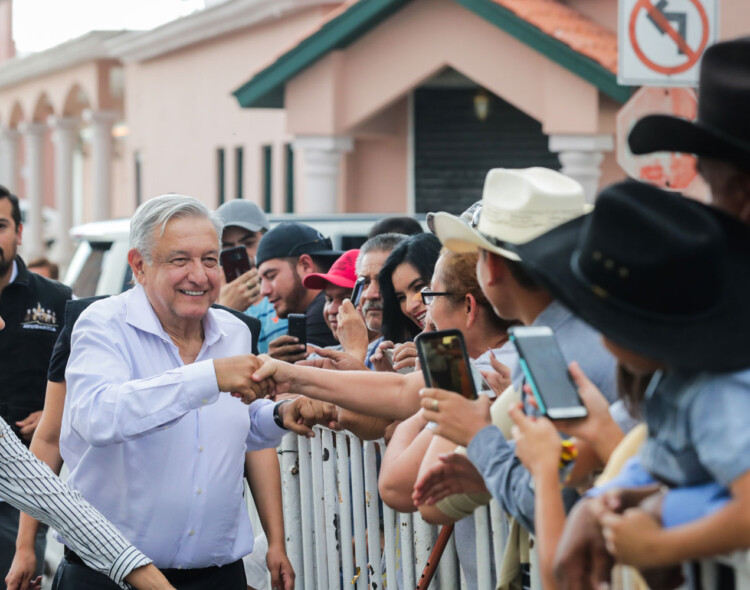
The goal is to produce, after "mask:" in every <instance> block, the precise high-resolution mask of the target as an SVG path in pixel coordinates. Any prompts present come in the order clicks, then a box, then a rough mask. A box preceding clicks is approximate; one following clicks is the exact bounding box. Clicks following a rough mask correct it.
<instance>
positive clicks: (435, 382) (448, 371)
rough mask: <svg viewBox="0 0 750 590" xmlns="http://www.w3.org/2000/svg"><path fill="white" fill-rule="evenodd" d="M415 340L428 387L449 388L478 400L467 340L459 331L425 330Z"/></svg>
mask: <svg viewBox="0 0 750 590" xmlns="http://www.w3.org/2000/svg"><path fill="white" fill-rule="evenodd" d="M414 342H415V344H416V345H417V354H418V355H419V364H420V366H421V367H422V373H423V374H424V381H425V384H426V385H427V387H438V388H440V389H447V390H448V391H453V392H455V393H458V394H461V395H463V396H464V397H465V398H467V399H477V390H476V387H475V386H474V378H473V371H472V369H471V365H470V364H469V355H468V353H467V352H466V343H465V342H464V337H463V334H461V332H460V331H459V330H439V331H437V332H425V333H423V334H420V335H419V336H417V338H416V340H415V341H414Z"/></svg>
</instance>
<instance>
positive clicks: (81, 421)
mask: <svg viewBox="0 0 750 590" xmlns="http://www.w3.org/2000/svg"><path fill="white" fill-rule="evenodd" d="M123 348H124V347H123ZM131 362H132V360H131V359H130V358H129V356H128V355H126V354H125V352H124V351H123V350H122V349H121V346H120V345H119V343H118V340H117V336H116V335H113V334H108V333H107V330H106V329H105V327H104V326H101V325H99V324H98V323H97V322H96V321H94V320H92V319H91V318H89V317H87V316H85V315H84V316H82V317H81V319H79V320H78V322H77V323H76V325H75V328H74V329H73V340H72V349H71V354H70V360H69V362H68V369H67V372H66V379H67V383H68V394H67V398H66V401H65V411H66V412H67V413H68V414H69V419H70V425H71V427H72V428H73V429H74V430H75V431H76V432H78V433H79V434H80V436H81V437H83V439H84V440H86V442H88V443H89V444H90V445H91V446H94V447H96V446H106V445H111V444H115V443H120V442H124V441H126V440H131V439H135V438H138V437H140V436H143V435H145V434H148V433H149V432H153V431H155V430H157V429H159V428H163V427H165V426H168V425H169V424H171V423H174V422H175V421H176V420H178V419H180V418H181V417H182V416H184V415H185V414H186V413H188V412H189V411H190V410H194V409H197V408H200V407H201V406H204V405H207V404H211V403H214V402H215V401H216V400H217V399H218V398H219V386H218V383H217V381H216V372H215V369H214V364H213V360H205V361H200V362H197V363H192V364H189V365H185V366H182V367H178V368H176V369H172V370H169V371H165V372H164V373H161V374H158V375H154V376H153V377H148V378H145V379H132V373H131V369H130V364H131ZM94 368H95V370H94Z"/></svg>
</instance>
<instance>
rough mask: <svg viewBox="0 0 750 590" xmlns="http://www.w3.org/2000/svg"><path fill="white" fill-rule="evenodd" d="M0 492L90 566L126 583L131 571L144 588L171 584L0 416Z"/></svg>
mask: <svg viewBox="0 0 750 590" xmlns="http://www.w3.org/2000/svg"><path fill="white" fill-rule="evenodd" d="M0 497H2V498H3V499H4V500H6V501H7V502H8V503H9V504H11V505H12V506H13V507H15V508H17V509H18V510H20V511H22V512H26V513H27V514H29V515H30V516H32V517H33V518H35V519H37V520H40V521H42V522H44V523H46V524H48V525H50V526H52V527H53V528H54V529H56V530H57V531H59V532H60V534H61V535H62V536H63V537H64V538H65V540H66V544H68V545H69V546H70V547H71V548H72V549H73V550H74V551H75V552H76V553H77V554H78V555H79V556H80V558H81V559H82V560H83V561H84V562H85V563H86V564H87V565H88V566H89V567H91V568H92V569H95V570H96V571H99V572H101V573H103V574H105V575H107V576H109V577H110V578H111V579H112V580H113V581H114V582H115V583H117V584H119V585H120V586H122V587H123V588H126V587H127V586H126V585H125V578H126V577H128V576H130V575H131V573H133V572H134V571H135V570H137V569H139V568H143V571H141V572H137V573H136V574H135V580H136V581H137V582H138V583H139V584H141V583H142V584H143V585H137V586H136V587H137V588H140V589H142V590H146V589H150V590H157V589H159V590H161V589H172V586H171V585H170V584H169V582H167V580H166V578H164V576H163V575H162V574H161V573H160V572H159V571H158V570H157V569H156V568H155V567H154V566H153V565H150V564H151V560H150V559H149V558H148V557H146V556H145V555H143V554H142V553H141V552H140V551H138V549H136V548H135V547H134V546H133V545H132V544H131V543H130V542H129V541H128V540H127V539H126V538H125V537H123V536H122V533H120V532H119V531H118V530H117V529H116V528H115V527H114V526H113V525H112V523H110V522H109V521H108V520H107V519H106V518H105V517H104V516H103V515H102V514H101V513H100V512H99V511H98V510H96V508H94V507H93V506H91V504H89V503H88V502H86V500H84V498H83V496H81V494H79V493H78V492H76V491H74V490H72V489H70V488H69V487H68V486H67V484H65V483H64V482H63V481H61V480H60V478H58V477H57V476H56V475H55V474H54V473H52V471H51V470H50V468H49V467H48V466H47V465H46V464H44V463H42V462H41V461H40V460H39V459H37V458H36V457H34V455H32V454H31V452H29V450H28V449H27V448H26V447H24V446H23V444H22V443H21V441H20V440H18V438H17V437H16V436H15V434H13V431H12V430H11V429H10V426H8V424H7V423H6V422H5V421H4V420H2V419H0Z"/></svg>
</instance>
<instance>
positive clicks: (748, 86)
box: [628, 37, 750, 169]
mask: <svg viewBox="0 0 750 590" xmlns="http://www.w3.org/2000/svg"><path fill="white" fill-rule="evenodd" d="M699 88H700V89H699V92H698V118H697V119H696V121H694V122H692V121H688V120H687V119H682V118H679V117H672V116H669V115H648V116H647V117H644V118H643V119H641V120H640V121H638V122H637V123H636V124H635V125H634V126H633V129H632V130H631V132H630V135H629V136H628V144H629V145H630V150H631V151H632V152H633V153H634V154H648V153H651V152H661V151H665V152H685V153H690V154H695V155H697V156H703V157H706V158H712V159H714V160H721V161H723V162H730V163H733V164H736V165H738V166H740V167H741V168H743V169H750V109H748V104H750V37H743V38H741V39H735V40H733V41H726V42H723V43H717V44H716V45H713V46H711V47H709V48H708V49H707V50H706V52H705V54H704V55H703V60H702V62H701V70H700V84H699Z"/></svg>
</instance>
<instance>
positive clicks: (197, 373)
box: [60, 286, 287, 568]
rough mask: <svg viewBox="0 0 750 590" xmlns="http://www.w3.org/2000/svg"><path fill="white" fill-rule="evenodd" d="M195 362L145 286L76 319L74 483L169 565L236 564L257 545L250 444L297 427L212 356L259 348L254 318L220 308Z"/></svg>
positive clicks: (71, 421) (69, 424)
mask: <svg viewBox="0 0 750 590" xmlns="http://www.w3.org/2000/svg"><path fill="white" fill-rule="evenodd" d="M203 330H204V334H205V339H204V342H203V346H202V348H201V350H200V352H199V353H198V356H197V358H196V360H195V362H194V363H192V364H189V365H185V364H184V363H183V362H182V359H181V358H180V355H179V351H178V349H177V346H176V345H175V344H174V343H173V342H172V340H171V339H170V337H169V336H168V335H167V333H166V332H165V331H164V329H163V328H162V326H161V323H160V322H159V320H158V318H157V316H156V314H155V313H154V310H153V308H152V307H151V304H150V303H149V301H148V298H147V297H146V293H145V291H144V290H143V288H142V287H140V286H136V287H135V288H134V289H131V290H130V291H128V292H126V293H123V294H122V295H118V296H115V297H110V298H108V299H103V300H101V301H97V302H95V303H93V304H92V305H91V306H90V307H89V308H88V309H87V310H86V311H84V312H83V314H81V317H80V319H79V320H78V321H77V322H76V325H75V327H74V329H73V334H72V340H71V354H70V360H69V361H68V367H67V371H66V381H67V385H68V393H67V396H66V398H65V410H64V413H63V422H62V431H61V435H60V451H61V453H62V456H63V459H64V460H65V462H66V463H67V465H68V468H69V469H70V477H69V479H68V483H69V485H70V486H71V487H73V488H74V489H77V490H79V491H80V492H81V494H83V496H84V497H85V498H86V499H87V500H88V501H89V502H91V503H92V504H93V505H94V506H96V507H97V508H98V509H99V510H100V511H101V512H102V513H103V514H104V515H106V516H107V518H109V519H110V520H111V521H112V522H113V523H114V524H115V525H116V526H117V527H118V528H119V529H120V530H121V531H122V532H123V534H124V535H125V536H126V537H127V538H128V539H129V540H130V541H131V542H132V543H133V544H134V545H135V546H136V547H138V548H139V549H140V550H141V551H143V552H144V553H145V554H146V555H148V556H149V557H151V558H152V559H153V560H154V563H155V564H156V565H157V566H158V567H160V568H176V567H183V568H202V567H208V566H212V565H225V564H227V563H231V562H233V561H236V560H237V559H240V558H242V557H243V556H245V555H247V554H248V553H250V552H251V551H252V549H253V531H252V527H251V526H250V520H249V518H248V514H247V509H246V507H245V503H244V500H243V497H242V493H243V489H244V488H243V469H244V459H245V452H246V451H252V450H256V449H261V448H268V447H275V446H277V445H278V444H279V443H280V442H281V439H282V438H283V436H284V434H286V432H287V431H286V430H283V429H282V428H279V427H278V426H277V425H276V424H275V423H274V421H273V409H274V406H275V404H274V403H272V402H270V401H267V400H258V401H255V402H254V403H252V404H250V406H246V405H244V404H243V403H242V402H241V401H240V400H238V399H235V398H233V397H231V396H230V395H229V394H228V393H220V392H219V387H218V385H217V382H216V373H215V371H214V364H213V360H212V359H216V358H223V357H227V356H233V355H237V354H244V353H249V352H250V350H251V335H250V331H249V330H248V329H247V326H246V325H245V324H243V323H242V322H241V321H240V320H239V319H237V318H235V317H234V316H232V315H231V314H230V313H228V312H226V311H223V310H218V309H210V310H209V311H208V313H207V315H206V317H205V318H204V319H203Z"/></svg>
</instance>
